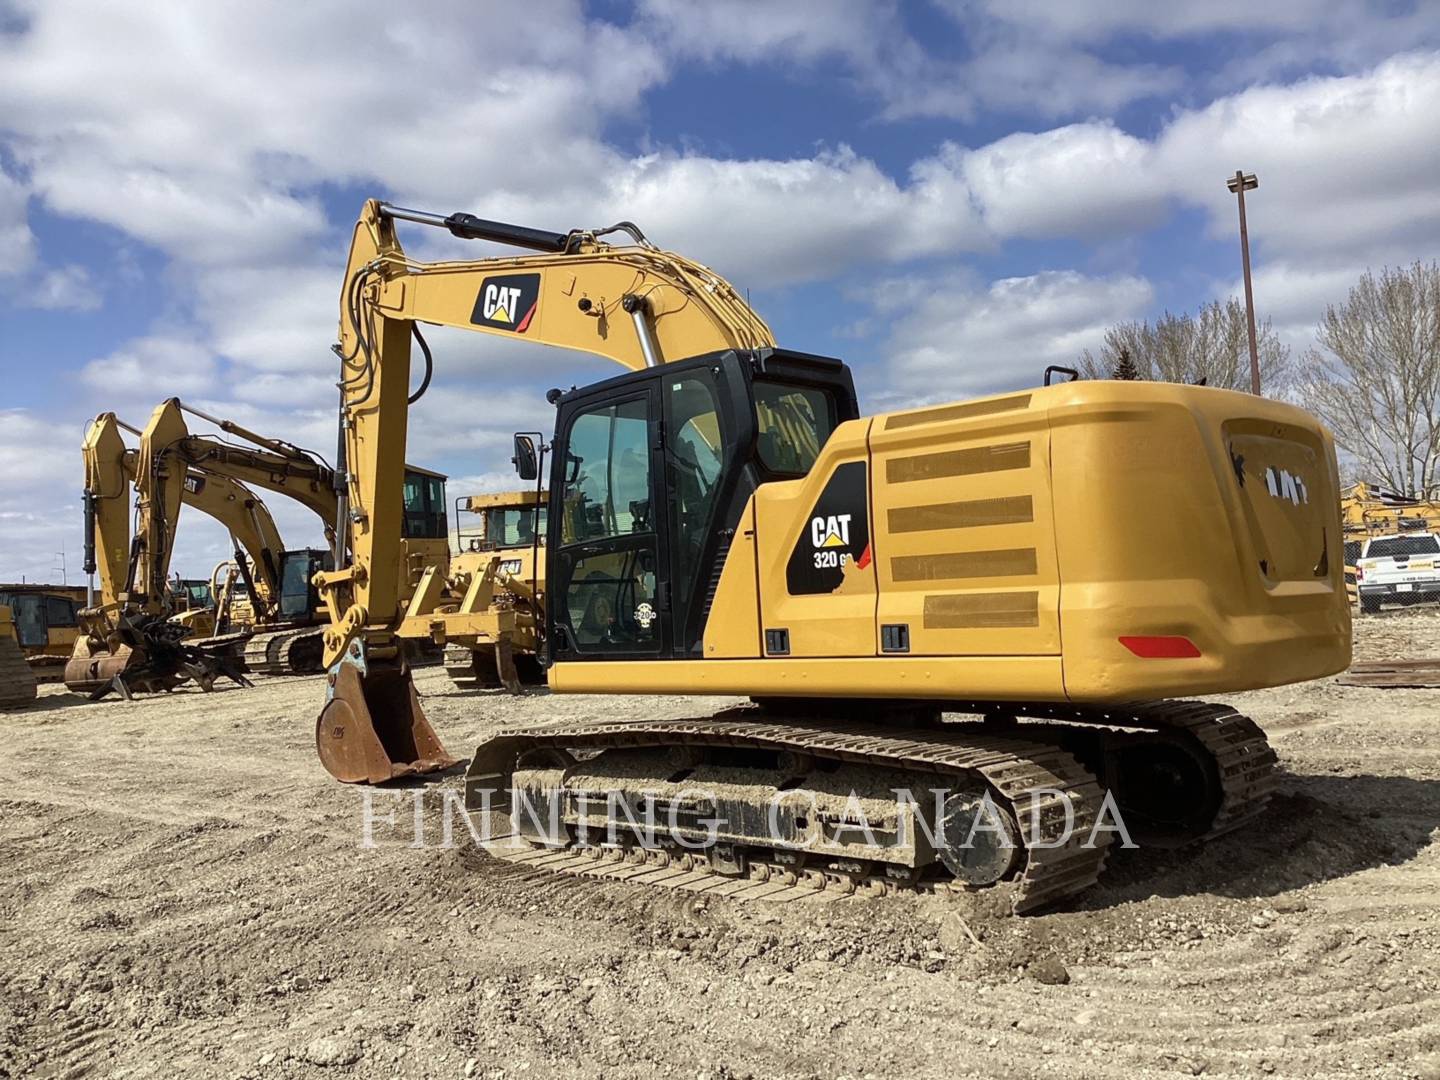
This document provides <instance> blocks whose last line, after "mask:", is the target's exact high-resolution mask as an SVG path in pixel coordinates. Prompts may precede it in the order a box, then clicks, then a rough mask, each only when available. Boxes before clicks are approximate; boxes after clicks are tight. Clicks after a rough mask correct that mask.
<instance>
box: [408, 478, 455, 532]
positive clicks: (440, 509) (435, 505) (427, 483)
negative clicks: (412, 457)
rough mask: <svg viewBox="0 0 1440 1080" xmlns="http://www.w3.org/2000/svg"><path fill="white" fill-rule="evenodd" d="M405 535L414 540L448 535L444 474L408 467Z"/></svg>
mask: <svg viewBox="0 0 1440 1080" xmlns="http://www.w3.org/2000/svg"><path fill="white" fill-rule="evenodd" d="M404 535H405V536H406V537H407V538H408V539H411V540H444V539H445V538H446V535H447V524H446V516H445V480H444V478H443V477H439V476H430V475H427V474H426V473H419V472H412V471H410V470H408V469H407V470H406V472H405V522H404Z"/></svg>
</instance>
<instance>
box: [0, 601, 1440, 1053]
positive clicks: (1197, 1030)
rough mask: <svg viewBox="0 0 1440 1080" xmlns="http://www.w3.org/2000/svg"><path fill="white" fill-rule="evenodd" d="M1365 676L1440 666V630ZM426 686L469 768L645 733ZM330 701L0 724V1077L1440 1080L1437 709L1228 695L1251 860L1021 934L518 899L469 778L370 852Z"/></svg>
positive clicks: (977, 903) (934, 919)
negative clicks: (501, 733) (571, 736)
mask: <svg viewBox="0 0 1440 1080" xmlns="http://www.w3.org/2000/svg"><path fill="white" fill-rule="evenodd" d="M1357 651H1358V653H1359V655H1360V656H1361V657H1362V658H1367V659H1380V658H1385V657H1396V656H1421V655H1435V654H1436V653H1440V615H1437V613H1435V612H1433V611H1414V612H1400V613H1394V614H1391V613H1386V614H1384V615H1381V616H1377V617H1366V618H1363V619H1360V620H1359V621H1358V622H1357ZM417 681H418V684H419V686H420V689H421V692H422V694H423V695H424V697H425V702H426V707H427V709H428V710H429V712H430V715H431V718H432V720H433V722H434V723H435V726H436V728H437V730H438V731H439V732H440V733H441V736H442V738H443V739H444V740H445V741H446V743H447V744H448V746H449V747H450V748H451V750H452V751H454V752H457V753H464V752H465V751H466V750H467V749H468V748H470V747H473V746H474V745H475V744H476V743H477V742H478V741H480V740H481V739H482V738H484V737H485V736H486V735H487V734H489V733H491V732H493V731H494V730H496V729H497V728H501V727H505V726H509V725H513V724H519V723H529V722H535V721H540V720H546V719H559V718H563V717H572V718H573V717H580V716H584V717H616V718H623V717H626V716H633V715H635V709H636V702H635V701H634V700H626V699H623V698H598V697H560V696H550V695H546V694H535V695H532V696H528V697H524V698H519V699H514V698H508V697H505V696H497V695H484V694H481V695H474V694H471V695H462V694H458V693H454V692H452V691H450V690H449V689H448V684H447V682H446V680H445V677H444V675H443V673H442V672H441V671H440V670H439V669H427V670H423V671H421V672H419V673H418V676H417ZM321 689H322V687H321V684H320V682H319V681H318V679H298V680H297V679H270V680H263V681H260V682H259V684H258V685H257V686H256V688H255V689H254V690H250V691H242V690H224V691H221V692H219V693H216V694H213V695H202V694H199V693H198V692H193V691H192V692H179V693H176V694H173V695H171V696H169V697H167V698H163V699H150V700H145V701H141V702H136V703H124V702H118V701H115V702H106V703H103V704H99V705H90V704H86V703H83V702H81V701H79V700H78V699H77V698H75V697H73V696H71V695H68V694H66V693H65V692H64V691H63V688H60V687H46V688H43V689H42V698H41V700H40V701H39V702H38V703H37V705H35V706H34V707H32V708H29V709H27V710H24V711H22V712H18V713H11V714H6V715H4V716H3V717H0V729H3V732H4V735H5V738H4V740H3V743H0V775H3V776H4V778H5V779H4V785H3V788H0V867H3V874H0V1077H8V1076H15V1077H22V1076H24V1077H52V1076H53V1077H61V1076H64V1077H79V1076H87V1075H88V1076H97V1077H98V1076H115V1077H121V1076H125V1077H174V1076H179V1075H184V1076H186V1077H189V1078H192V1080H202V1078H210V1077H257V1078H271V1077H274V1078H293V1077H308V1076H327V1077H328V1076H334V1077H344V1076H354V1077H390V1076H403V1077H462V1076H478V1077H488V1078H499V1077H509V1078H518V1077H542V1076H589V1077H653V1076H672V1075H673V1076H686V1077H701V1076H706V1077H710V1078H712V1080H721V1078H735V1077H747V1076H748V1077H757V1078H759V1077H767V1078H768V1077H811V1076H817V1077H818V1076H825V1077H831V1076H848V1077H864V1076H876V1077H889V1076H895V1075H908V1076H921V1077H928V1076H936V1077H940V1076H944V1077H957V1076H975V1077H987V1078H990V1077H1032V1076H1073V1077H1117V1078H1119V1077H1125V1078H1133V1077H1152V1076H1173V1075H1180V1076H1190V1075H1205V1076H1298V1077H1305V1078H1307V1080H1313V1078H1316V1077H1332V1076H1338V1075H1346V1076H1351V1075H1363V1076H1386V1077H1440V854H1437V852H1440V847H1437V844H1436V840H1437V839H1440V716H1437V705H1440V691H1420V690H1375V689H1366V688H1358V687H1342V686H1338V685H1336V684H1335V683H1334V682H1332V681H1325V682H1320V683H1315V684H1310V685H1306V686H1299V687H1287V688H1283V689H1279V690H1271V691H1265V692H1261V693H1254V694H1244V695H1237V696H1236V697H1234V698H1232V699H1230V700H1231V701H1232V702H1233V703H1234V704H1236V705H1237V706H1238V707H1240V708H1241V709H1242V710H1243V711H1247V712H1249V713H1250V715H1252V716H1254V717H1255V718H1256V720H1258V721H1259V722H1260V723H1261V724H1262V725H1263V726H1264V727H1265V728H1266V729H1267V730H1268V731H1269V732H1270V734H1271V737H1272V739H1273V741H1274V743H1275V746H1276V748H1277V750H1278V752H1279V754H1280V757H1281V760H1282V763H1283V766H1284V768H1285V770H1286V775H1285V778H1284V783H1283V786H1282V793H1281V795H1280V796H1279V797H1278V798H1277V799H1276V800H1275V801H1274V804H1273V807H1272V810H1271V812H1270V814H1269V815H1268V817H1267V818H1266V820H1265V821H1264V822H1263V824H1260V825H1257V826H1255V827H1251V828H1248V829H1246V830H1244V831H1242V832H1240V833H1238V834H1234V835H1231V836H1228V837H1225V838H1223V839H1221V840H1218V841H1216V842H1214V843H1213V844H1211V845H1209V846H1208V847H1206V848H1204V849H1202V850H1187V851H1180V852H1169V853H1165V852H1153V851H1141V852H1133V853H1122V854H1121V855H1119V856H1118V857H1115V858H1113V859H1112V862H1111V866H1110V869H1109V870H1108V871H1107V876H1106V878H1105V880H1104V881H1103V882H1102V883H1101V885H1100V886H1098V887H1096V888H1095V889H1092V890H1091V891H1090V892H1088V893H1086V894H1085V895H1084V896H1083V897H1081V898H1079V899H1078V900H1077V901H1075V902H1074V903H1073V904H1072V905H1071V906H1070V907H1069V908H1068V909H1066V910H1062V911H1058V912H1055V913H1052V914H1046V915H1040V916H1031V917H1024V918H1016V917H1011V916H1008V915H1006V914H1004V913H1003V912H1001V911H997V910H996V908H997V907H998V905H997V904H995V903H994V902H993V900H987V898H986V897H984V896H976V897H956V898H948V899H938V898H920V897H907V898H900V899H889V900H865V901H853V902H847V903H844V904H838V905H830V906H826V907H824V908H817V907H810V906H807V907H805V908H803V909H800V908H798V907H797V906H796V905H789V906H771V905H762V904H753V903H752V904H746V905H740V904H735V903H733V902H729V901H725V900H710V901H706V900H703V899H697V898H696V897H694V896H686V895H685V894H677V893H670V892H665V891H661V890H655V889H645V888H643V887H639V886H625V885H623V884H615V883H595V882H587V881H576V880H573V879H564V878H557V877H538V878H537V877H536V876H535V875H533V874H530V875H527V874H525V873H523V872H521V871H520V870H518V869H517V868H515V867H512V866H509V865H506V864H501V863H497V862H496V861H494V860H492V859H490V858H489V857H488V856H485V855H484V854H482V853H479V852H477V851H475V850H474V849H473V848H472V847H469V846H468V845H456V846H452V847H450V848H445V847H443V846H442V845H441V838H442V827H443V821H444V817H445V814H444V812H443V811H444V795H445V792H447V791H450V792H458V790H459V777H458V775H452V776H449V777H446V778H444V779H442V780H440V781H438V782H435V783H429V784H425V785H416V786H415V787H412V788H409V789H402V790H399V791H387V792H381V793H377V794H375V795H374V796H373V798H374V799H375V802H374V803H373V810H374V811H375V812H377V813H379V814H381V815H382V816H383V815H385V814H387V813H389V812H390V811H392V810H393V811H395V824H394V825H393V826H391V825H387V824H384V823H383V822H382V824H380V825H379V826H377V827H376V829H375V831H374V839H375V841H376V843H375V846H374V847H371V848H365V847H362V846H361V835H362V834H361V821H362V814H363V805H364V804H363V800H364V798H365V792H364V790H363V789H358V788H351V787H342V786H339V785H336V784H334V783H332V782H331V781H330V779H329V777H328V776H327V775H326V774H325V773H324V772H323V770H321V768H320V767H319V765H318V764H317V762H316V761H315V758H314V749H313V722H314V715H315V712H316V710H317V708H318V704H319V700H320V696H321ZM729 703H730V702H729V701H728V700H726V699H717V698H699V699H693V698H692V699H684V698H667V699H659V700H647V701H646V702H645V703H644V709H645V712H646V714H647V715H667V716H683V715H687V714H695V713H702V712H703V713H708V712H713V711H715V710H716V709H717V708H720V707H722V706H723V705H726V704H729ZM417 800H418V805H419V807H420V810H419V815H420V821H421V823H422V824H423V826H424V830H425V846H423V847H415V846H412V841H413V838H414V835H415V833H414V824H415V813H416V811H415V807H416V805H417ZM972 935H973V938H972Z"/></svg>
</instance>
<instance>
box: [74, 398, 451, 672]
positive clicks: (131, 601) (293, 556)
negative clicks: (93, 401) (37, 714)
mask: <svg viewBox="0 0 1440 1080" xmlns="http://www.w3.org/2000/svg"><path fill="white" fill-rule="evenodd" d="M187 412H188V413H193V414H195V415H199V416H201V417H203V418H204V419H206V420H208V421H210V422H212V423H214V424H215V425H216V426H217V427H219V428H220V429H221V430H222V431H224V432H225V433H226V434H228V435H233V436H236V437H238V438H242V439H245V440H247V441H248V442H250V443H252V444H253V445H251V446H238V445H234V444H231V443H228V442H224V441H222V440H221V439H218V438H215V437H213V436H207V435H193V434H191V433H190V431H189V429H188V427H187V425H186V422H185V417H184V414H185V413H187ZM121 428H125V429H127V430H129V431H131V432H132V433H134V434H137V435H139V436H140V449H139V450H138V451H136V450H129V449H127V448H126V447H125V445H124V442H123V439H122V437H121V435H120V433H119V432H120V429H121ZM83 456H84V459H85V467H86V476H87V488H86V491H87V496H86V498H87V508H88V510H87V521H89V522H92V523H93V524H92V525H90V526H88V528H89V529H90V530H91V531H92V532H97V533H98V537H99V538H98V543H92V545H91V546H92V547H93V548H95V549H96V550H97V551H98V552H99V554H100V558H99V560H98V563H96V562H95V561H94V560H92V561H91V563H90V564H87V569H90V568H91V566H98V569H99V571H100V580H101V598H100V599H101V603H100V605H99V607H98V608H97V610H96V612H95V614H94V615H92V617H91V620H90V625H91V632H90V633H89V634H87V635H86V640H85V641H84V642H83V643H82V645H81V646H79V647H77V649H76V651H75V654H74V656H73V658H72V663H71V665H70V668H69V671H68V673H67V680H66V681H67V684H68V685H69V686H70V687H71V689H74V690H78V691H83V692H96V691H99V690H101V689H102V688H103V687H104V686H105V685H107V684H108V683H109V682H110V681H111V680H113V679H114V678H115V677H116V676H117V675H121V674H122V673H123V672H125V671H126V670H127V665H128V664H130V663H131V660H130V659H129V657H130V656H131V653H130V652H126V653H124V654H123V655H116V654H115V653H114V651H113V650H112V649H111V647H110V646H109V644H108V641H109V639H110V637H111V636H112V635H113V630H114V624H115V623H116V621H117V620H118V619H119V618H120V614H121V612H123V611H126V610H134V609H135V608H136V607H137V606H138V607H146V606H147V603H148V608H149V609H151V610H152V611H163V612H166V613H169V615H168V621H172V622H177V623H179V624H180V625H181V626H184V627H186V628H188V629H190V630H192V631H194V632H195V634H197V635H199V636H201V637H202V638H203V639H202V640H191V641H188V642H187V646H186V647H187V648H190V649H199V650H201V651H202V652H204V653H206V654H209V655H212V656H222V657H224V658H226V659H227V661H232V662H233V663H234V664H235V665H236V667H237V668H239V667H240V666H241V665H243V667H244V668H247V669H248V670H250V671H252V672H261V673H265V674H306V673H309V672H314V671H318V670H319V667H320V638H321V632H322V631H321V628H320V624H321V623H322V622H323V621H324V620H325V613H324V612H323V611H321V610H320V608H319V603H318V594H317V593H316V591H315V588H314V586H313V585H312V584H311V579H312V577H313V576H314V575H315V574H316V573H317V572H318V571H320V570H321V569H324V568H326V566H327V565H329V564H330V562H329V560H330V551H329V550H327V549H318V548H300V549H295V550H286V549H285V548H284V547H283V545H282V543H281V539H280V534H279V531H278V530H277V528H276V527H275V523H274V520H273V518H272V517H271V515H270V512H269V510H268V509H267V507H266V506H265V504H264V502H263V501H262V500H261V499H260V498H259V497H258V496H257V495H255V494H254V492H253V491H251V490H250V488H249V487H247V486H246V485H247V484H249V485H253V486H254V487H258V488H262V489H265V490H268V491H273V492H277V493H279V494H283V495H285V496H287V497H289V498H293V499H295V500H297V501H298V502H299V503H300V504H301V505H303V506H305V507H307V508H308V509H310V510H312V511H313V512H314V513H316V515H317V516H318V517H319V518H320V520H321V523H322V525H323V526H324V528H325V531H326V536H327V539H328V538H329V537H332V536H333V523H334V521H335V517H336V514H337V512H338V510H337V508H338V500H337V497H336V492H335V487H334V474H333V471H332V470H331V469H330V467H329V466H328V465H327V464H325V462H324V461H323V459H321V458H320V457H319V455H317V454H314V453H312V452H310V451H306V450H303V449H301V448H300V447H297V446H294V445H293V444H290V443H286V442H283V441H280V440H276V439H269V438H266V437H264V436H261V435H258V434H256V433H254V432H252V431H249V430H247V429H246V428H243V427H241V426H240V425H238V424H236V423H234V422H233V421H229V420H221V419H218V418H215V417H212V416H209V415H207V414H205V413H202V412H200V411H199V410H197V409H193V408H191V407H189V406H186V405H184V404H183V403H182V402H181V401H180V400H179V399H178V398H171V399H169V400H167V401H165V402H163V403H162V404H161V405H159V406H158V407H157V408H156V409H155V411H154V413H153V414H152V415H151V417H150V421H149V423H148V424H147V425H146V427H145V429H144V430H143V431H140V430H137V429H135V428H133V427H130V426H129V425H126V424H123V423H121V422H119V421H118V420H116V419H115V417H114V414H111V413H102V414H101V415H100V416H99V417H98V418H97V419H96V421H95V422H94V424H92V426H91V430H90V431H89V432H88V433H87V437H86V440H85V444H84V449H83ZM141 462H146V463H148V465H147V466H146V467H145V469H144V470H143V471H142V470H141V468H140V463H141ZM406 475H407V481H408V483H409V486H410V487H411V488H412V489H413V490H414V492H415V494H414V495H413V496H412V497H411V499H412V501H411V502H409V503H407V508H408V511H409V512H408V513H407V519H406V528H405V534H406V539H405V540H404V544H405V546H406V549H407V554H406V556H405V558H407V559H408V560H410V563H413V564H414V566H415V569H414V571H413V573H411V574H410V575H409V576H410V577H412V578H418V575H419V573H420V572H421V570H422V569H423V567H425V566H427V565H429V564H431V563H434V562H437V561H438V562H441V563H442V564H443V561H444V559H445V557H446V555H447V554H448V541H447V538H446V533H445V513H444V479H445V478H444V477H443V476H441V475H440V474H438V473H433V472H430V471H429V470H423V469H413V468H408V467H407V471H406ZM174 477H181V478H182V481H181V483H180V484H179V485H178V487H177V486H176V485H175V484H174V483H173V482H171V480H172V478H174ZM89 478H93V480H94V483H93V484H92V483H90V482H89ZM132 484H133V485H135V489H136V491H137V493H139V494H140V496H141V497H140V499H139V509H140V520H141V522H142V526H141V528H140V529H139V530H137V533H138V535H137V539H136V542H135V543H134V544H132V543H131V541H130V538H129V527H130V523H129V491H130V485H132ZM177 492H178V497H179V503H178V504H176V503H175V502H174V501H173V500H174V499H175V497H176V494H177ZM181 505H184V506H193V507H195V508H196V509H197V510H200V511H201V512H203V513H205V514H207V515H208V516H210V517H212V518H214V519H215V520H217V521H218V522H220V524H221V525H223V526H224V527H225V528H226V530H227V531H228V532H229V533H230V536H231V538H232V541H233V542H234V543H235V545H236V547H235V552H236V553H235V559H234V561H233V566H234V567H235V569H236V573H237V576H238V577H239V579H240V580H239V582H238V583H237V584H236V585H232V587H231V589H230V590H229V593H228V594H227V595H230V596H233V595H234V593H235V592H236V591H238V589H240V588H243V591H244V594H245V597H246V601H247V606H248V608H249V609H250V617H249V618H248V619H241V618H239V617H238V615H239V612H238V611H235V610H234V607H233V602H232V603H231V604H226V605H225V607H226V609H227V614H228V615H229V616H230V618H229V621H230V622H231V623H232V624H233V625H232V626H228V627H226V628H225V629H227V630H228V631H229V632H228V633H226V634H224V635H223V636H222V637H219V638H215V637H203V635H204V632H205V630H206V624H207V623H213V621H214V619H213V616H208V615H202V616H201V617H199V618H198V619H197V618H196V617H193V616H192V614H191V613H190V612H189V611H188V610H186V609H188V607H189V606H190V605H189V604H188V603H182V602H177V600H178V594H177V596H176V597H175V598H172V597H171V596H170V595H169V593H170V592H171V591H172V590H170V589H169V587H168V583H167V585H166V587H165V588H163V589H162V590H161V591H160V593H159V594H158V596H159V597H160V598H159V599H152V600H149V601H148V602H147V601H146V600H143V599H141V598H140V597H141V595H142V594H139V593H137V592H136V590H135V589H134V581H135V580H137V579H138V580H140V581H145V580H147V577H146V576H147V574H151V573H153V572H154V570H155V569H157V568H158V569H159V573H160V574H161V575H162V576H163V574H164V572H165V571H164V569H163V568H164V567H165V566H168V563H169V552H170V551H171V550H172V549H173V544H174V535H175V527H176V521H177V519H178V516H179V515H178V510H179V506H181ZM161 521H164V522H166V527H164V528H161V527H160V525H159V523H160V522H161ZM147 538H148V539H147ZM153 550H159V551H162V552H163V554H162V555H160V556H158V557H156V558H153V559H147V560H145V561H142V556H145V555H146V554H147V553H148V552H149V551H153ZM407 565H408V564H407ZM122 583H127V584H125V585H122ZM202 584H206V583H198V582H197V583H196V585H197V588H198V587H199V586H200V585H202ZM127 587H128V591H127ZM206 591H207V592H209V591H210V590H209V589H208V587H207V589H206ZM122 594H123V595H122ZM177 612H179V614H177ZM166 633H167V634H168V633H169V631H166ZM192 660H193V657H192ZM152 666H153V665H152ZM155 681H156V682H157V685H159V684H161V683H163V682H165V681H166V680H155ZM172 685H173V683H172Z"/></svg>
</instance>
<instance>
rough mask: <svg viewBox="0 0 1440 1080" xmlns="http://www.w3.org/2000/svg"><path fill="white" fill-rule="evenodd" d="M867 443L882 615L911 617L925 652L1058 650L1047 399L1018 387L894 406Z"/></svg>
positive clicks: (916, 649) (887, 620)
mask: <svg viewBox="0 0 1440 1080" xmlns="http://www.w3.org/2000/svg"><path fill="white" fill-rule="evenodd" d="M870 445H871V453H872V458H871V465H872V474H873V477H874V489H873V491H874V516H875V535H876V537H877V544H876V550H877V555H878V556H879V557H878V558H877V559H876V563H877V570H878V573H879V579H880V603H879V608H878V611H877V623H878V625H902V624H903V625H905V626H908V627H909V638H910V646H909V647H910V651H911V652H912V653H917V654H921V655H931V656H1055V655H1058V654H1059V653H1060V576H1059V567H1058V564H1057V561H1056V553H1055V522H1054V520H1053V514H1052V511H1051V493H1050V428H1049V417H1048V415H1047V411H1046V409H1045V408H1044V406H1043V405H1037V404H1035V402H1034V397H1033V395H1031V394H1015V395H1010V396H1006V397H1002V398H995V399H990V400H987V401H981V402H969V403H966V404H964V405H958V406H957V405H947V406H940V407H938V408H932V409H922V410H918V411H914V412H906V413H895V414H892V415H889V416H885V417H882V418H878V419H877V420H876V421H875V423H874V426H873V428H872V430H871V437H870ZM877 633H878V631H877ZM880 647H881V648H883V642H882V643H881V646H880Z"/></svg>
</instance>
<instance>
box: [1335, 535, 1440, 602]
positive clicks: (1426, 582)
mask: <svg viewBox="0 0 1440 1080" xmlns="http://www.w3.org/2000/svg"><path fill="white" fill-rule="evenodd" d="M1355 584H1356V585H1357V586H1358V587H1359V589H1360V609H1361V610H1362V611H1379V610H1380V605H1381V604H1383V603H1384V602H1385V601H1386V600H1391V601H1395V602H1397V603H1413V602H1416V601H1422V600H1440V537H1437V536H1436V535H1435V534H1434V533H1430V532H1414V533H1398V534H1396V535H1394V536H1372V537H1371V538H1370V539H1369V540H1367V541H1365V547H1364V548H1363V549H1362V550H1361V552H1360V561H1359V562H1358V563H1357V564H1356V566H1355Z"/></svg>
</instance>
